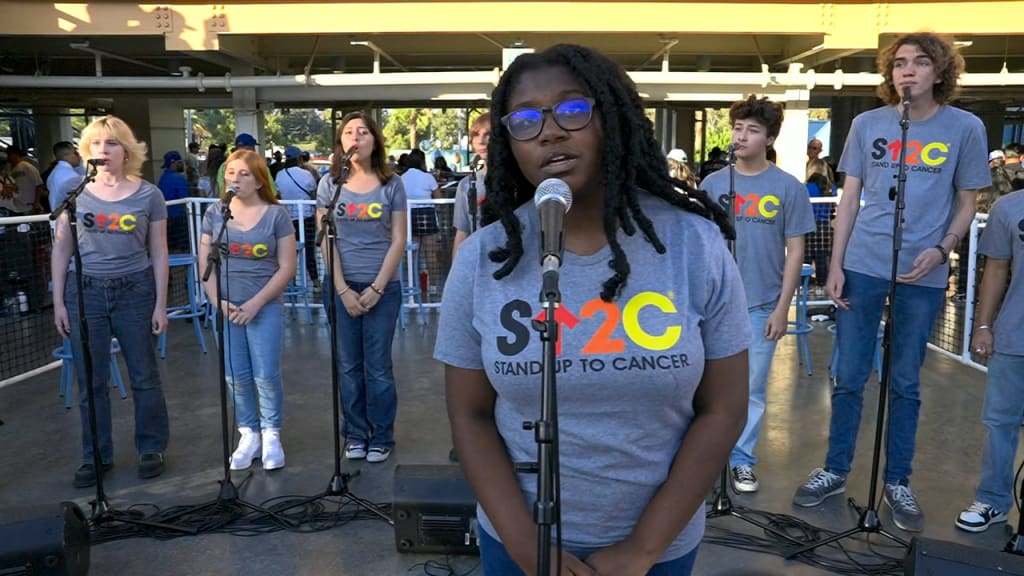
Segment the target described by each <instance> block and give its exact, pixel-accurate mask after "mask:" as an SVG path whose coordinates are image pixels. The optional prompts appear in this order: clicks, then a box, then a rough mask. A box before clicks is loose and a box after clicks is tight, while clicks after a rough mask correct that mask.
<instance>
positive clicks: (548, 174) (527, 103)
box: [434, 44, 750, 576]
mask: <svg viewBox="0 0 1024 576" xmlns="http://www.w3.org/2000/svg"><path fill="white" fill-rule="evenodd" d="M491 115H492V118H493V119H494V124H493V128H494V132H493V133H492V135H491V140H490V145H489V155H488V165H489V167H488V173H487V193H488V198H487V202H486V205H487V207H488V210H487V211H485V214H486V216H485V225H484V227H483V228H481V229H480V230H479V231H477V232H476V233H474V234H473V235H471V236H470V237H469V238H467V239H466V241H465V242H463V243H462V246H461V247H460V248H459V252H458V255H457V257H456V259H455V263H454V265H453V267H452V272H451V274H450V275H449V276H448V283H447V285H446V286H445V292H444V294H445V296H444V300H443V302H442V310H441V324H440V326H439V328H438V333H439V334H444V337H443V338H438V340H437V344H436V348H435V351H434V356H435V358H436V359H437V360H439V361H441V362H443V363H444V364H445V365H446V366H445V386H446V396H447V401H448V417H449V420H450V422H451V427H452V437H453V439H454V440H455V446H456V448H457V450H458V454H459V462H460V463H461V465H462V469H463V471H464V472H465V474H466V478H467V479H468V480H469V483H470V485H471V486H472V488H473V491H474V493H475V494H476V496H477V498H478V500H479V507H478V510H477V517H478V519H479V521H480V528H481V529H480V532H479V538H480V540H479V543H480V556H481V565H482V567H483V573H484V574H487V575H491V574H501V575H506V574H522V573H524V572H525V573H527V574H533V573H534V570H535V569H536V566H537V555H536V553H537V528H536V525H535V524H534V522H533V520H532V518H531V516H530V510H531V503H532V502H533V501H534V499H535V498H536V486H537V479H536V477H535V476H534V475H523V474H519V475H517V474H516V472H515V469H514V467H513V463H514V462H521V461H526V460H535V459H536V453H537V444H536V442H535V441H534V435H533V433H531V432H524V431H523V429H522V421H523V420H524V419H525V420H529V419H532V418H536V415H537V414H539V413H540V403H539V400H540V394H539V392H538V388H537V386H536V382H537V378H538V376H537V375H536V374H529V372H530V371H529V370H525V371H520V369H519V368H517V367H519V366H526V365H528V364H530V363H531V362H536V361H537V360H539V359H540V357H541V349H542V344H541V341H540V338H539V337H538V336H537V335H536V333H535V332H533V330H532V329H531V328H530V319H531V318H534V317H536V315H537V311H538V310H539V305H538V304H537V303H536V298H537V294H538V291H539V289H540V284H541V247H540V231H539V228H540V222H539V214H538V211H537V209H536V208H535V207H534V204H533V197H534V193H535V190H536V188H537V186H538V185H539V184H540V183H541V182H542V181H544V180H545V179H547V178H559V179H561V180H562V181H563V182H564V183H565V185H566V186H567V187H568V188H569V190H570V191H571V193H572V200H573V203H572V210H570V211H569V212H567V213H566V215H565V222H564V231H565V254H564V258H563V260H562V265H561V272H560V277H561V281H560V287H561V296H562V303H561V305H562V309H563V310H567V311H573V312H574V313H576V314H578V315H579V316H580V317H582V318H583V320H581V322H580V324H578V325H576V326H575V327H574V329H573V330H563V331H562V332H561V337H560V339H559V342H560V346H561V353H560V355H559V364H560V365H561V366H562V367H563V368H562V369H561V370H560V372H559V375H558V395H559V402H558V403H559V442H560V448H559V452H560V458H561V461H560V466H561V500H559V501H558V502H557V505H558V506H559V507H560V509H561V518H562V542H561V544H562V549H561V550H558V549H555V550H553V556H552V559H553V562H552V564H554V563H555V561H558V559H560V562H561V565H562V572H561V574H576V575H587V576H593V575H596V574H614V575H616V576H618V575H625V574H629V575H648V576H660V575H673V576H686V575H688V574H690V573H691V571H692V569H693V563H694V560H695V558H696V556H697V547H698V544H699V543H700V540H701V536H702V533H703V527H704V497H705V495H706V494H707V493H708V491H709V490H710V488H711V484H712V483H713V482H714V479H715V478H716V477H717V475H718V473H719V471H720V470H721V469H722V466H723V465H724V464H725V461H726V458H727V455H728V453H729V449H730V448H731V447H732V445H733V444H734V443H735V441H736V439H737V438H738V437H739V434H740V431H741V430H742V428H743V421H744V419H745V414H746V395H747V394H746V384H745V383H746V379H747V376H746V367H747V359H746V348H747V346H748V344H749V342H750V325H749V323H748V321H747V319H746V317H745V316H744V314H743V308H744V307H745V306H744V305H743V302H744V301H745V299H744V296H743V288H742V285H741V283H740V278H739V274H738V273H737V270H736V265H735V263H734V262H733V260H732V258H731V257H730V255H729V252H728V250H726V247H725V242H723V240H722V233H723V232H726V233H731V226H730V224H729V222H728V218H727V216H726V215H725V214H724V211H723V210H721V208H720V207H718V206H716V205H715V204H714V203H713V202H712V201H711V200H710V198H708V196H707V194H705V193H703V192H701V191H699V190H695V189H690V190H684V192H685V194H682V193H680V192H678V191H677V190H676V189H677V187H679V186H680V185H683V186H685V184H682V183H680V182H679V181H677V180H673V179H671V178H670V177H669V175H668V166H667V164H666V162H665V156H664V153H663V152H662V151H661V150H660V149H659V147H658V145H657V143H656V141H655V139H654V126H653V125H652V123H651V121H650V120H649V119H648V118H647V117H646V116H645V115H644V113H643V104H642V101H641V100H640V96H639V94H637V90H636V86H635V85H634V84H633V82H632V81H631V80H630V79H629V77H628V76H627V75H626V72H625V71H624V70H623V69H622V68H621V67H620V66H619V65H618V64H616V63H614V62H613V61H611V60H610V59H609V58H607V57H606V56H604V55H602V54H599V53H597V52H595V51H593V50H591V49H588V48H585V47H582V46H574V45H566V44H560V45H556V46H553V47H551V48H548V49H547V50H545V51H543V52H540V53H536V54H524V55H522V56H520V57H518V58H517V59H516V60H515V61H514V62H513V63H512V64H511V65H510V66H509V68H508V70H506V71H505V73H504V74H502V76H501V80H500V81H499V83H498V86H497V88H495V90H494V94H493V99H492V102H491ZM712 217H713V218H715V220H716V221H717V222H718V224H719V226H715V223H713V222H712V221H710V218H712ZM669 293H671V294H672V296H671V297H670V296H668V295H667V294H669ZM530 302H533V304H532V305H531V304H530ZM640 302H644V303H652V302H657V304H656V306H657V307H659V308H661V309H662V310H663V311H665V312H666V313H665V314H653V315H651V316H647V317H646V320H647V321H649V323H648V324H646V325H645V326H644V329H645V332H646V333H647V334H649V335H652V336H653V335H659V336H657V337H656V338H655V340H657V341H656V342H655V341H654V340H649V339H644V338H633V339H631V338H628V337H625V336H624V335H623V334H622V333H619V332H617V333H616V336H615V337H613V338H612V339H611V340H608V341H602V342H601V343H597V342H596V341H591V337H592V336H593V334H594V333H595V332H598V333H600V330H599V328H600V325H601V323H602V322H604V320H605V319H606V317H608V315H609V314H613V313H617V312H614V311H617V310H620V309H621V308H622V307H625V308H626V309H629V308H630V307H632V306H644V305H645V304H640ZM581 310H582V312H579V311H581ZM502 318H503V319H505V320H499V319H502ZM627 332H628V331H627ZM655 348H656V349H657V350H659V351H660V352H658V353H659V354H664V356H659V357H661V358H664V359H666V362H667V363H663V364H660V365H659V366H660V367H652V368H651V369H650V370H648V371H644V372H643V373H642V376H639V375H638V376H636V377H635V378H642V380H643V385H642V386H635V385H631V384H630V382H632V381H633V380H635V378H634V379H626V378H623V376H622V374H623V373H622V372H618V371H615V370H613V369H612V368H611V366H612V365H613V364H614V363H617V362H621V361H626V362H627V363H628V361H629V359H638V358H640V357H641V356H644V357H647V356H648V355H650V354H652V353H653V350H654V349H655ZM682 357H685V358H687V361H686V362H675V363H672V362H668V361H667V360H668V359H669V358H676V359H677V360H678V359H679V358H682ZM597 361H600V362H601V363H602V364H603V365H604V366H605V369H603V370H598V369H595V368H594V367H595V366H597V364H595V362H597ZM570 363H571V367H569V366H570ZM584 366H589V367H590V369H587V368H584ZM624 396H628V397H629V400H628V401H626V402H624V401H623V398H624ZM612 412H614V413H615V416H614V417H609V415H610V414H611V413H612ZM553 573H555V572H553Z"/></svg>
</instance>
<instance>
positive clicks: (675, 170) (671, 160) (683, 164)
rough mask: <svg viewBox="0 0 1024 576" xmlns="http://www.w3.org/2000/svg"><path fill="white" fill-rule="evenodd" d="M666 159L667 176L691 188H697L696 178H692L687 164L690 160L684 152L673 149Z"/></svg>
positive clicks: (692, 175) (691, 171) (691, 172)
mask: <svg viewBox="0 0 1024 576" xmlns="http://www.w3.org/2000/svg"><path fill="white" fill-rule="evenodd" d="M666 158H667V159H668V175H669V176H671V177H673V178H675V179H676V180H682V181H683V182H686V183H687V184H688V185H689V186H690V187H691V188H696V187H697V177H696V176H694V174H693V170H690V165H689V164H687V162H689V161H690V159H689V157H687V155H686V151H684V150H680V149H679V148H673V149H672V150H670V151H669V153H668V155H667V156H666Z"/></svg>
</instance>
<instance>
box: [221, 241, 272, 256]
mask: <svg viewBox="0 0 1024 576" xmlns="http://www.w3.org/2000/svg"><path fill="white" fill-rule="evenodd" d="M228 251H229V252H231V255H232V256H235V257H239V258H266V257H267V252H268V250H267V245H266V244H237V243H235V242H232V243H230V244H229V245H228Z"/></svg>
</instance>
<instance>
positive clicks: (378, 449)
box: [366, 446, 391, 463]
mask: <svg viewBox="0 0 1024 576" xmlns="http://www.w3.org/2000/svg"><path fill="white" fill-rule="evenodd" d="M388 456H391V448H385V447H383V446H374V447H372V448H370V450H369V451H368V452H367V453H366V461H367V462H374V463H376V462H383V461H385V460H387V459H388Z"/></svg>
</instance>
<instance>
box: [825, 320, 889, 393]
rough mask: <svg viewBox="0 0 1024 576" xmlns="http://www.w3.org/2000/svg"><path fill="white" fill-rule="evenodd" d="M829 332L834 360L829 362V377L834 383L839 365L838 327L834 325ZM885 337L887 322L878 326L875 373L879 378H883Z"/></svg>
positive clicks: (829, 328)
mask: <svg viewBox="0 0 1024 576" xmlns="http://www.w3.org/2000/svg"><path fill="white" fill-rule="evenodd" d="M828 331H829V332H830V333H831V334H832V359H831V360H829V365H828V377H829V379H830V380H832V381H833V382H835V381H836V366H838V365H839V346H837V345H836V325H835V324H833V325H831V326H829V327H828ZM884 335H885V322H882V323H881V324H879V325H878V334H877V335H876V336H875V372H877V373H878V377H879V378H881V377H882V337H883V336H884Z"/></svg>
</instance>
